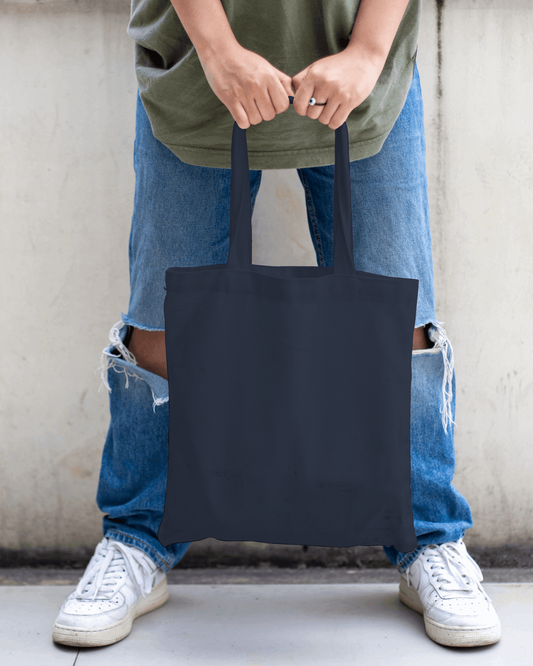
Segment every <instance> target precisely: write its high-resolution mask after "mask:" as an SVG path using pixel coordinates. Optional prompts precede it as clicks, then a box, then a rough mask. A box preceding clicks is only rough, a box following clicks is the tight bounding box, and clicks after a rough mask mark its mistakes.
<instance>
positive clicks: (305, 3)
mask: <svg viewBox="0 0 533 666" xmlns="http://www.w3.org/2000/svg"><path fill="white" fill-rule="evenodd" d="M221 1H222V5H223V7H224V10H225V12H226V15H227V17H228V21H229V24H230V26H231V28H232V30H233V33H234V35H235V37H236V39H237V41H238V42H239V44H240V45H241V46H243V47H244V48H246V49H249V50H250V51H254V52H255V53H258V54H259V55H261V56H263V57H264V58H266V60H268V62H270V63H271V64H272V65H274V66H275V67H277V68H278V69H279V70H281V71H282V72H285V73H286V74H287V75H288V76H294V75H295V74H297V73H298V72H300V71H301V70H302V69H304V68H305V67H307V66H308V65H310V64H311V63H313V62H315V61H316V60H319V59H320V58H324V57H326V56H328V55H332V54H334V53H339V52H340V51H343V50H344V49H345V48H346V46H347V45H348V42H349V40H350V35H351V31H352V27H353V24H354V21H355V18H356V14H357V9H358V7H359V3H360V0H255V1H254V0H221ZM421 2H422V0H410V2H409V5H408V7H407V9H406V11H405V14H404V16H403V19H402V22H401V24H400V27H399V28H398V32H397V34H396V37H395V39H394V42H393V44H392V47H391V50H390V53H389V56H388V58H387V61H386V63H385V67H384V69H383V71H382V73H381V75H380V77H379V79H378V82H377V84H376V86H375V88H374V90H373V91H372V93H371V94H370V96H369V97H368V98H367V99H366V100H365V101H364V102H362V104H360V105H359V106H358V107H356V108H355V109H353V111H352V112H351V113H350V115H349V116H348V118H347V121H346V122H347V125H348V134H349V139H350V160H357V159H362V158H364V157H370V156H371V155H374V154H376V153H377V152H379V150H380V149H381V146H382V145H383V142H384V141H385V139H386V138H387V135H388V133H389V132H390V130H391V129H392V126H393V125H394V122H395V120H396V118H397V117H398V115H399V113H400V111H401V110H402V107H403V105H404V102H405V99H406V97H407V92H408V90H409V86H410V83H411V79H412V76H413V72H414V62H415V57H416V50H417V42H418V31H419V22H420V9H421ZM128 34H129V36H130V37H131V38H132V39H133V40H134V41H135V72H136V76H137V82H138V86H139V92H140V95H141V99H142V102H143V104H144V107H145V109H146V112H147V114H148V117H149V119H150V123H151V126H152V130H153V133H154V136H155V137H156V138H157V139H159V141H161V142H162V143H163V144H164V145H165V146H167V147H168V148H169V149H170V150H171V151H172V152H173V153H174V154H175V155H177V156H178V157H179V158H180V159H181V160H182V161H183V162H186V163H188V164H195V165H198V166H208V167H219V168H220V167H221V168H227V169H229V168H230V166H231V137H232V130H233V125H234V120H233V116H232V115H231V113H230V112H229V110H228V108H227V107H226V106H225V105H224V104H223V103H222V102H221V101H220V100H219V99H218V97H217V96H216V95H215V93H214V92H213V90H212V89H211V87H210V85H209V83H208V82H207V79H206V77H205V74H204V70H203V68H202V65H201V64H200V61H199V59H198V55H197V53H196V49H195V48H194V46H193V44H192V42H191V40H190V39H189V37H188V35H187V32H186V31H185V28H184V27H183V25H182V24H181V22H180V20H179V18H178V15H177V13H176V11H175V9H174V7H173V6H172V5H171V3H170V0H132V4H131V18H130V22H129V25H128ZM320 101H322V100H320ZM246 139H247V145H248V159H249V167H250V169H294V168H305V167H313V166H325V165H328V164H334V162H335V131H334V130H332V129H330V128H329V127H328V126H327V125H323V124H322V123H320V122H319V121H318V120H314V119H311V118H308V117H307V116H299V115H298V114H297V113H296V111H295V110H294V107H293V105H292V104H290V105H289V107H288V108H287V110H286V111H284V112H283V113H279V114H277V115H276V116H275V117H274V118H273V119H272V120H268V121H262V122H260V123H259V124H258V125H250V127H248V128H247V129H246Z"/></svg>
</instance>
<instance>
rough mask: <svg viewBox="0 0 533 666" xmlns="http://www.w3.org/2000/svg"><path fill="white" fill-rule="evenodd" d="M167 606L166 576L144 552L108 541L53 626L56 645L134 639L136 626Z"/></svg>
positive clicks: (91, 563)
mask: <svg viewBox="0 0 533 666" xmlns="http://www.w3.org/2000/svg"><path fill="white" fill-rule="evenodd" d="M167 600H168V585H167V577H166V574H165V573H163V571H161V569H160V568H159V567H158V566H157V565H156V564H155V563H154V561H153V560H152V559H150V558H149V557H148V555H145V553H143V552H142V551H141V550H139V549H138V548H135V547H133V546H128V545H126V544H124V543H121V542H119V541H115V540H113V539H108V538H107V537H104V538H103V539H102V541H100V543H99V544H98V545H97V546H96V550H95V552H94V555H93V556H92V557H91V560H90V562H89V564H88V565H87V569H86V570H85V573H84V574H83V576H82V578H81V580H80V582H79V583H78V586H77V587H76V589H75V590H74V592H72V594H70V595H69V596H68V597H67V599H66V600H65V601H64V602H63V605H62V606H61V610H60V611H59V615H58V616H57V619H56V621H55V623H54V629H53V633H52V638H53V640H54V641H55V642H56V643H62V644H63V645H75V646H79V647H80V646H85V647H89V646H91V647H92V646H100V645H110V644H111V643H116V642H118V641H120V640H122V639H123V638H126V636H127V635H128V634H129V633H130V631H131V628H132V625H133V620H135V618H136V617H139V615H143V614H144V613H148V612H149V611H151V610H154V609H156V608H159V606H162V605H163V604H164V603H165V602H166V601H167Z"/></svg>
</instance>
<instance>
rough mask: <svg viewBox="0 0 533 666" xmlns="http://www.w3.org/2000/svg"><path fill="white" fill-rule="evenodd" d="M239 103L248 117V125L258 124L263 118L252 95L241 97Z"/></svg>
mask: <svg viewBox="0 0 533 666" xmlns="http://www.w3.org/2000/svg"><path fill="white" fill-rule="evenodd" d="M241 104H242V105H243V107H244V110H245V111H246V116H247V118H248V121H249V122H250V125H259V123H260V122H261V121H262V120H263V118H262V116H261V112H260V111H259V109H258V108H257V104H256V103H255V99H254V98H253V97H250V98H248V99H243V100H241Z"/></svg>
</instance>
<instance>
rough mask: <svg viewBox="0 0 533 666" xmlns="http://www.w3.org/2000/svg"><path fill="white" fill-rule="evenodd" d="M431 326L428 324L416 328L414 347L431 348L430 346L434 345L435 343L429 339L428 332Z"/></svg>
mask: <svg viewBox="0 0 533 666" xmlns="http://www.w3.org/2000/svg"><path fill="white" fill-rule="evenodd" d="M429 326H430V325H429V324H426V325H425V326H420V327H419V328H415V332H414V335H413V349H429V348H430V347H433V343H432V342H431V340H430V339H429V334H428V329H429Z"/></svg>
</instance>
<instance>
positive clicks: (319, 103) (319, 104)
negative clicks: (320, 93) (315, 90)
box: [309, 97, 327, 106]
mask: <svg viewBox="0 0 533 666" xmlns="http://www.w3.org/2000/svg"><path fill="white" fill-rule="evenodd" d="M326 104H327V101H326V102H317V101H316V99H315V98H314V97H311V99H310V100H309V106H315V105H316V106H325V105H326Z"/></svg>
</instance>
